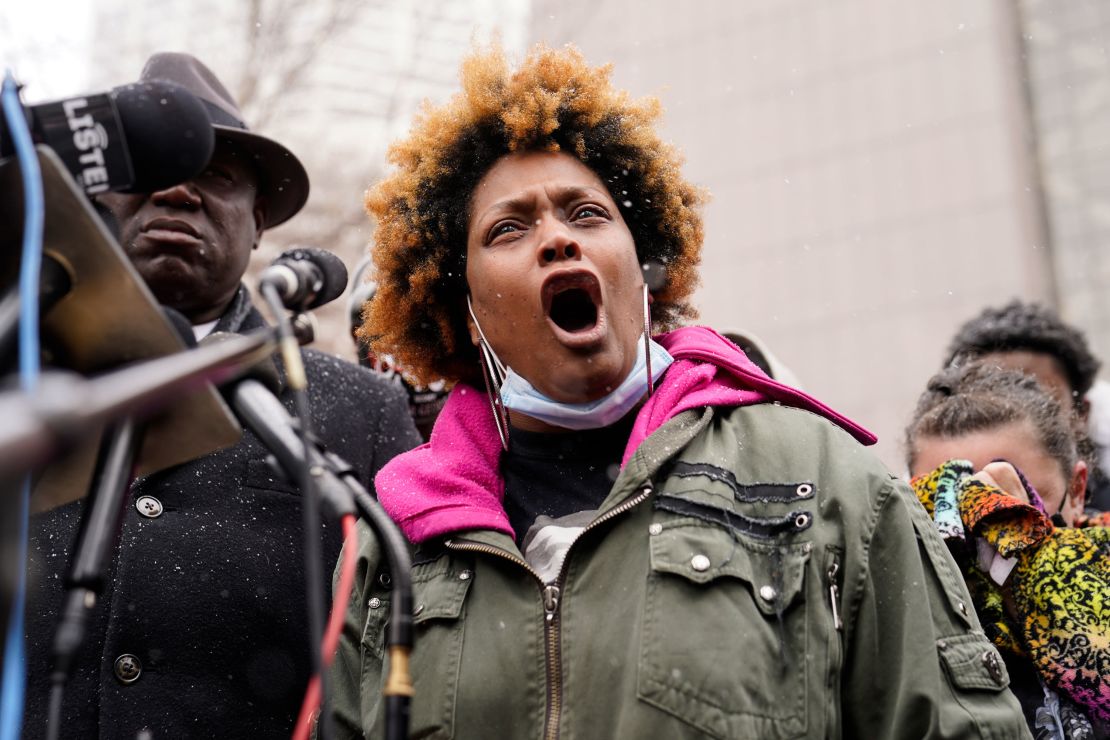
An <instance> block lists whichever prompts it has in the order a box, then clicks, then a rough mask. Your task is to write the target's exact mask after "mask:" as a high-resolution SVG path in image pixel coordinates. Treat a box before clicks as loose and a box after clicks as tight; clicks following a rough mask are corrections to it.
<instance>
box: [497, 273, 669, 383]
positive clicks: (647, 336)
mask: <svg viewBox="0 0 1110 740" xmlns="http://www.w3.org/2000/svg"><path fill="white" fill-rule="evenodd" d="M479 331H481V330H479ZM644 357H645V358H647V387H648V398H651V394H652V393H654V392H655V380H654V378H653V377H652V374H651V309H650V307H649V303H648V285H647V283H646V282H645V283H644Z"/></svg>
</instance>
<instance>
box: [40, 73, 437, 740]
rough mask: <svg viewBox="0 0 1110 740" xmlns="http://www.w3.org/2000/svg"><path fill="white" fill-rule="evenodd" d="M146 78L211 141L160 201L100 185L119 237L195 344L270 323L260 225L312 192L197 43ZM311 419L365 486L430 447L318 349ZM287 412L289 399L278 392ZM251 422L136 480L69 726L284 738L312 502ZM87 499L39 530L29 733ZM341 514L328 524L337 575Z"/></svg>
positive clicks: (380, 390) (105, 731)
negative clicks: (169, 85) (249, 118)
mask: <svg viewBox="0 0 1110 740" xmlns="http://www.w3.org/2000/svg"><path fill="white" fill-rule="evenodd" d="M141 79H142V80H144V81H146V80H151V79H164V80H169V81H171V82H176V83H178V84H180V85H183V86H185V87H186V88H188V89H189V90H190V91H191V92H192V93H194V94H195V95H197V96H198V97H199V98H200V99H201V100H202V101H203V102H204V103H205V105H206V106H207V107H208V109H209V115H210V117H211V119H212V122H213V126H214V128H215V133H216V142H217V144H216V149H215V152H214V154H213V156H212V160H211V162H210V163H209V165H208V167H207V168H206V169H205V171H204V172H202V173H201V174H200V175H198V176H196V177H195V178H193V179H191V180H189V181H187V182H184V183H181V184H179V185H175V186H173V187H170V188H166V189H165V190H161V191H158V192H156V193H150V194H149V195H122V194H106V195H104V196H102V197H101V198H102V203H103V204H104V205H106V206H107V207H108V208H109V210H111V212H112V213H113V214H114V215H115V217H116V219H117V220H118V222H119V227H120V241H121V243H122V245H123V248H124V250H125V251H126V253H127V254H128V256H129V257H130V258H131V260H132V262H133V263H134V265H135V267H136V268H137V270H138V272H139V273H140V274H141V275H142V277H143V279H144V280H145V281H146V283H147V284H148V286H149V287H150V289H151V291H152V292H153V293H154V295H155V297H157V298H158V300H159V301H160V302H162V303H163V304H165V305H168V306H171V307H172V308H175V309H177V310H178V311H180V312H181V313H182V314H184V315H185V316H186V317H187V318H188V319H189V321H190V322H191V323H192V324H193V330H194V332H195V333H196V334H197V336H198V338H200V337H203V336H204V335H205V334H207V333H209V332H210V331H225V332H244V331H249V330H251V329H254V328H257V327H260V326H262V325H263V319H262V317H261V315H260V314H259V313H258V311H257V310H256V309H255V308H254V306H253V305H252V303H251V300H250V296H249V293H248V291H247V289H246V288H245V287H244V286H243V285H242V284H241V283H240V280H241V278H242V276H243V273H244V271H245V270H246V268H247V263H248V261H249V258H250V253H251V251H252V249H254V248H256V247H257V246H258V243H259V240H260V238H261V236H262V233H263V231H264V230H265V229H267V228H269V227H272V226H275V225H277V224H279V223H281V222H283V221H285V220H286V219H288V218H290V217H292V216H293V215H294V214H295V213H297V211H298V210H300V208H301V207H302V206H303V205H304V202H305V200H306V199H307V197H308V176H307V175H306V174H305V170H304V167H303V166H302V165H301V163H300V162H299V161H298V160H297V158H296V157H295V156H293V154H292V153H291V152H290V151H289V150H287V149H286V148H285V147H283V146H281V145H280V144H278V143H277V142H274V141H271V140H270V139H267V138H265V137H263V136H260V135H258V134H255V133H253V132H251V131H249V130H247V128H246V125H245V124H244V123H243V121H242V116H241V115H240V113H239V110H238V107H237V106H236V104H235V101H234V99H233V98H232V97H231V95H230V94H229V93H228V92H227V90H226V89H225V88H224V86H223V85H222V84H221V83H220V82H219V80H217V79H216V77H215V76H214V75H213V74H212V72H211V71H210V70H208V69H207V68H206V67H205V66H204V65H203V64H201V63H200V62H199V61H198V60H196V59H195V58H193V57H191V56H189V55H186V54H176V53H175V54H157V55H155V56H154V57H152V58H151V59H150V61H149V62H148V63H147V65H146V67H145V68H144V69H143V73H142V77H141ZM305 365H306V370H307V374H308V380H309V394H310V400H311V407H312V411H313V416H314V419H313V427H314V429H315V431H316V432H317V434H318V436H319V437H320V438H321V439H322V441H323V442H324V444H325V446H326V447H327V448H328V449H329V450H331V451H333V452H335V453H337V454H338V455H340V456H341V457H343V458H344V459H346V460H347V461H348V462H350V463H351V464H352V465H353V467H354V468H355V470H356V471H357V472H358V473H359V477H360V478H361V480H362V482H363V484H364V485H366V486H367V487H370V485H371V483H372V481H373V475H374V474H375V473H376V472H377V470H378V469H379V468H380V467H381V466H382V465H383V464H385V463H386V462H387V461H388V460H389V459H390V458H392V457H393V456H394V455H395V454H397V453H399V452H402V451H404V450H406V449H408V448H410V447H412V446H414V445H416V444H418V443H419V437H418V436H417V434H416V431H415V429H414V428H413V425H412V420H411V418H410V417H409V414H408V408H407V399H406V398H405V395H404V393H403V392H402V391H401V390H400V389H399V388H397V387H395V386H393V385H392V384H389V383H387V382H385V381H383V380H382V379H380V378H378V377H376V376H375V374H374V373H371V372H369V371H367V370H365V369H363V368H360V367H357V366H356V365H353V364H351V363H347V362H343V361H341V360H338V359H336V358H334V357H331V356H329V355H325V354H323V353H320V352H315V351H312V350H307V351H306V352H305ZM283 400H285V401H286V403H287V405H289V406H291V403H289V400H288V399H287V398H284V396H283ZM266 457H267V450H266V449H265V448H264V447H263V445H262V444H261V442H260V441H259V440H258V439H257V438H256V437H255V436H254V435H253V434H251V433H250V432H244V435H243V438H242V440H241V441H240V443H239V444H238V445H236V446H235V447H233V448H231V449H227V450H222V451H219V452H216V453H213V454H211V455H208V456H206V457H203V458H201V459H199V460H195V461H193V462H191V463H187V464H184V465H180V466H177V467H175V468H171V469H169V470H164V471H161V472H159V473H155V474H153V475H150V476H147V477H145V478H142V479H140V480H138V481H137V482H136V483H135V484H134V485H133V486H132V489H131V492H130V496H131V501H130V505H129V506H128V508H127V511H126V516H125V522H124V527H123V534H122V538H121V544H120V548H119V551H118V552H117V554H116V559H115V562H114V564H113V571H112V578H111V580H110V582H109V583H108V584H107V586H106V588H105V591H104V594H103V596H102V599H101V603H100V606H99V608H98V610H96V611H95V612H94V615H93V616H92V617H91V618H90V624H89V628H88V632H87V637H86V641H85V644H84V648H83V650H82V652H81V653H80V654H79V656H78V659H77V662H76V665H77V667H76V669H75V672H74V674H73V676H72V678H71V679H70V682H69V684H68V687H67V690H66V694H65V701H64V704H63V711H62V724H61V733H60V736H61V737H80V738H91V737H105V738H115V737H128V738H135V737H140V738H141V737H151V738H178V737H221V738H234V737H252V738H253V737H280V736H285V737H288V736H289V734H290V732H291V729H292V725H293V722H294V720H295V718H296V714H297V711H298V708H299V706H300V703H301V697H302V695H303V693H304V690H305V686H306V684H307V682H308V678H309V675H310V670H311V668H310V659H309V644H308V633H309V629H308V619H307V612H306V603H305V596H304V594H305V586H304V566H303V554H302V553H303V540H304V534H303V530H302V527H301V501H300V496H299V492H298V489H297V488H296V486H293V485H291V484H289V483H287V482H286V481H284V480H282V479H281V478H280V477H279V476H278V475H276V474H275V473H274V471H273V470H272V469H271V468H270V466H269V465H268V464H267V462H266ZM81 507H82V503H81V502H75V503H72V504H68V505H64V506H60V507H58V508H55V509H52V510H49V511H46V512H43V513H42V514H39V515H37V516H36V517H35V518H34V520H33V523H32V542H31V552H30V565H31V568H30V580H29V603H28V617H27V641H28V645H27V648H28V649H27V654H28V666H27V669H28V670H27V674H28V686H27V711H26V713H25V720H24V737H31V738H33V737H40V736H42V735H43V734H44V733H45V730H46V722H47V701H48V697H49V688H50V642H51V639H52V636H53V631H54V629H55V626H56V622H57V612H58V608H59V606H60V603H61V598H62V581H63V577H64V574H65V572H66V567H67V562H68V556H69V549H70V547H71V546H72V544H73V542H74V538H75V536H76V532H77V526H78V523H79V521H80V515H81ZM338 529H339V528H338V525H337V523H334V522H328V523H326V525H325V531H324V532H323V533H322V542H323V554H324V558H325V563H324V564H325V567H326V568H327V572H328V573H330V572H331V567H332V566H333V564H334V563H335V560H336V558H337V556H338V552H339V546H340V538H339V533H338Z"/></svg>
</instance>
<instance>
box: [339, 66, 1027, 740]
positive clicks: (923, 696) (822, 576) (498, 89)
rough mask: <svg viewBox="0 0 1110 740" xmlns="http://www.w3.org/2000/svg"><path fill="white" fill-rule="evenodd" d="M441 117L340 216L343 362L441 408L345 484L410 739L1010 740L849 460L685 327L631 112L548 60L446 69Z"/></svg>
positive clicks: (687, 260) (699, 200) (909, 507)
mask: <svg viewBox="0 0 1110 740" xmlns="http://www.w3.org/2000/svg"><path fill="white" fill-rule="evenodd" d="M462 88H463V89H462V92H461V93H459V94H458V95H457V96H456V97H455V98H453V99H452V100H451V101H450V102H448V103H446V104H445V105H442V106H439V107H430V106H429V107H426V108H425V109H424V111H423V112H422V113H421V115H420V117H419V118H418V119H417V121H416V122H415V124H414V126H413V129H412V131H411V132H410V134H409V135H408V137H407V138H406V139H404V140H402V141H401V142H399V143H397V144H396V145H395V146H394V147H393V148H392V150H391V153H390V159H391V161H392V163H393V164H394V166H395V169H394V170H393V172H392V173H391V174H390V175H389V176H388V177H386V179H385V180H383V181H382V182H380V183H378V184H377V185H376V186H375V187H374V188H373V189H372V190H371V191H370V192H369V194H368V196H367V200H366V202H367V209H368V210H369V212H370V214H371V215H372V216H373V217H374V218H375V219H376V221H377V230H376V232H375V236H374V245H373V248H372V254H373V259H374V263H375V267H376V271H375V275H374V279H375V282H376V284H377V286H378V292H377V294H376V295H375V297H374V300H373V301H372V302H371V303H370V305H369V307H368V309H367V314H366V321H365V323H364V325H363V327H362V329H361V333H362V335H363V336H364V337H365V338H366V339H368V340H369V341H370V342H371V344H372V345H373V346H374V349H375V351H379V352H382V353H384V354H389V355H390V356H391V357H394V358H396V359H397V361H398V362H400V363H401V364H402V365H403V366H404V367H405V368H406V370H407V371H408V372H409V373H411V374H412V375H413V376H414V378H415V380H416V382H426V381H428V380H431V379H434V378H440V377H441V378H445V379H447V380H448V381H450V382H451V383H453V384H454V385H453V388H452V390H451V393H450V395H449V397H448V400H447V403H446V404H445V406H444V408H443V410H442V411H441V413H440V415H439V417H438V419H437V420H436V424H435V427H434V428H433V430H432V434H431V438H430V440H429V442H428V444H426V445H424V446H423V447H420V448H417V449H416V450H414V451H412V452H410V453H407V454H404V455H400V456H398V457H397V458H395V459H394V460H393V461H392V462H390V463H389V464H388V465H387V466H386V468H385V469H383V470H382V472H381V474H380V475H379V476H377V478H376V480H375V487H376V489H377V492H378V495H379V498H380V500H381V503H382V505H383V506H384V507H385V509H386V511H388V512H389V514H390V515H391V516H392V517H393V519H394V520H395V521H396V522H397V523H398V524H399V525H400V527H401V529H402V530H403V531H404V533H405V535H406V536H407V538H408V540H409V541H410V543H411V545H412V548H413V562H414V565H413V570H412V577H413V581H414V603H415V607H414V611H413V615H414V622H415V648H414V650H413V652H412V655H411V658H410V667H411V672H412V675H413V683H414V686H413V689H414V694H413V697H412V704H411V734H412V736H413V737H439V738H526V737H544V738H555V737H565V738H570V737H577V738H582V737H590V738H638V737H653V738H710V737H712V738H756V737H758V738H785V737H792V738H797V737H806V738H826V737H840V736H845V737H869V738H872V737H874V738H878V737H881V738H939V737H971V736H979V735H981V734H989V735H990V736H992V737H1028V735H1027V730H1026V728H1025V725H1024V723H1023V722H1022V721H1021V716H1020V708H1019V707H1018V705H1017V703H1016V701H1015V700H1014V698H1013V696H1012V695H1011V694H1010V693H1009V692H1008V691H1006V686H1007V683H1008V679H1007V677H1006V674H1005V669H1004V667H1001V659H1000V658H998V655H997V652H996V651H995V648H994V647H993V646H992V645H991V644H990V642H989V641H988V640H987V638H986V635H985V634H984V633H983V631H982V630H981V628H980V626H979V623H978V621H977V620H976V619H975V615H974V613H973V612H971V611H969V610H968V608H967V604H969V603H970V596H969V595H968V592H967V589H966V587H965V585H964V584H963V581H962V579H960V578H959V575H958V571H957V570H956V568H955V564H954V563H953V562H952V561H951V559H950V556H949V555H948V554H947V553H946V551H945V549H944V547H943V544H942V542H941V540H940V538H939V537H938V535H937V534H936V532H935V531H933V528H932V524H931V523H930V522H929V520H928V518H927V517H926V515H925V512H924V510H923V509H922V508H921V506H920V505H919V504H918V503H917V501H916V500H915V498H914V496H913V494H912V492H911V491H910V490H909V488H908V487H907V486H906V485H905V483H903V482H902V481H899V480H898V479H896V478H895V477H893V476H891V475H890V474H889V473H888V472H887V471H886V470H885V469H884V468H883V467H882V465H881V464H880V463H879V462H878V461H877V459H876V458H875V457H874V456H872V455H870V454H869V453H867V452H866V451H865V450H864V445H866V444H871V443H873V442H874V441H875V438H874V436H872V435H871V434H870V433H869V432H867V431H866V430H864V429H862V428H861V427H859V426H858V425H856V424H854V423H852V422H851V421H849V420H848V419H846V418H844V417H842V416H840V415H839V414H837V413H835V412H834V411H832V410H831V409H829V408H828V407H826V406H825V405H823V404H821V403H820V402H818V401H816V400H814V399H813V398H811V397H809V396H807V395H805V394H804V393H802V392H801V391H799V390H797V389H794V388H792V387H790V386H788V385H785V384H783V383H781V382H778V381H776V380H774V379H772V378H770V377H768V376H767V375H765V374H764V373H763V372H762V371H761V370H759V368H758V367H757V366H756V365H755V364H754V363H752V362H751V361H750V360H748V358H747V357H746V356H745V355H744V354H743V352H742V351H741V350H740V349H739V347H737V346H736V345H735V344H733V343H732V342H730V341H728V340H727V339H725V338H724V337H722V336H721V335H720V334H718V333H717V332H715V331H713V330H711V329H708V328H705V327H699V326H691V325H688V323H687V322H689V321H690V320H692V319H693V318H694V317H695V311H694V309H693V306H692V305H691V302H690V297H691V294H692V292H693V290H694V288H695V286H696V284H697V265H698V263H699V261H700V253H701V247H702V240H703V228H702V219H701V215H700V208H701V206H702V204H703V203H704V202H705V199H706V196H705V194H704V193H703V192H702V191H701V190H699V189H697V188H695V187H694V186H692V185H691V184H689V183H688V182H687V181H686V180H685V179H684V177H683V176H682V173H681V159H680V157H679V155H678V153H677V151H676V150H675V149H674V148H673V147H671V146H669V145H667V144H665V143H664V142H663V141H661V139H660V138H659V135H658V133H657V132H656V130H655V126H656V120H657V118H658V116H659V113H660V106H659V103H658V102H657V101H654V100H633V99H631V98H630V97H629V96H628V94H627V93H625V92H622V91H619V90H617V89H616V88H614V87H613V85H612V83H611V81H610V69H609V68H608V67H601V68H595V67H591V66H589V65H588V64H587V63H586V62H585V61H584V60H583V58H582V56H581V54H579V53H578V52H577V51H576V50H574V49H573V48H571V47H567V48H563V49H559V50H553V49H549V48H546V47H544V46H539V47H537V48H535V49H534V50H532V51H531V53H529V54H528V55H527V57H526V58H525V59H524V60H523V61H522V62H521V63H520V64H519V66H517V67H516V68H515V69H514V68H512V67H511V66H510V64H509V62H508V61H507V60H506V58H505V56H504V54H503V53H502V52H500V51H499V50H497V49H493V50H478V51H475V52H474V53H472V54H471V55H470V56H469V57H468V58H467V59H466V60H465V61H464V63H463V66H462ZM363 534H364V537H363V538H362V544H361V546H360V550H359V552H358V559H359V561H358V562H359V569H358V574H357V576H356V578H355V589H354V593H353V595H352V598H351V601H350V603H349V608H348V611H347V613H346V615H345V620H346V621H345V626H344V630H343V634H342V637H341V639H340V646H339V650H338V653H337V656H336V660H335V664H334V667H333V671H332V674H331V676H332V685H333V688H334V691H335V702H334V717H335V720H336V722H335V724H336V725H337V729H338V730H339V733H340V735H341V736H342V737H381V736H382V733H383V724H384V723H385V719H384V717H383V715H384V714H385V708H384V702H383V700H382V690H383V682H384V681H385V677H386V675H387V674H388V668H389V667H391V657H390V655H389V654H387V651H386V650H385V642H384V640H385V637H384V635H385V632H386V631H387V630H388V628H389V625H388V623H387V622H388V620H387V615H388V613H389V605H390V603H391V601H392V598H393V593H392V590H391V588H390V586H389V579H388V578H383V576H384V575H386V573H385V571H384V567H385V563H383V560H382V553H381V548H380V547H379V545H378V543H377V542H376V541H375V540H374V538H373V536H371V535H370V534H369V530H368V529H363ZM983 656H990V657H991V658H992V659H993V663H988V662H985V661H984V660H983V659H982V657H983ZM391 690H392V689H391Z"/></svg>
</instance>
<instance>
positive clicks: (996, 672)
mask: <svg viewBox="0 0 1110 740" xmlns="http://www.w3.org/2000/svg"><path fill="white" fill-rule="evenodd" d="M983 665H985V666H986V667H987V673H989V674H991V678H992V679H994V682H995V683H996V684H998V685H999V686H1001V685H1002V684H1003V682H1004V679H1003V677H1002V665H1001V663H1000V662H999V660H998V655H997V654H995V652H994V651H993V650H987V651H986V652H984V653H983Z"/></svg>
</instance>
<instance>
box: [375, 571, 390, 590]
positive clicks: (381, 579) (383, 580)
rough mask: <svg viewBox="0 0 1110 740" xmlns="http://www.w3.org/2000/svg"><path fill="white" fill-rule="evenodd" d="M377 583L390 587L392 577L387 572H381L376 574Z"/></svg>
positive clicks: (383, 586)
mask: <svg viewBox="0 0 1110 740" xmlns="http://www.w3.org/2000/svg"><path fill="white" fill-rule="evenodd" d="M378 583H379V584H381V587H382V588H392V586H393V579H392V578H391V577H390V575H389V574H388V573H382V574H380V575H379V576H378Z"/></svg>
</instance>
